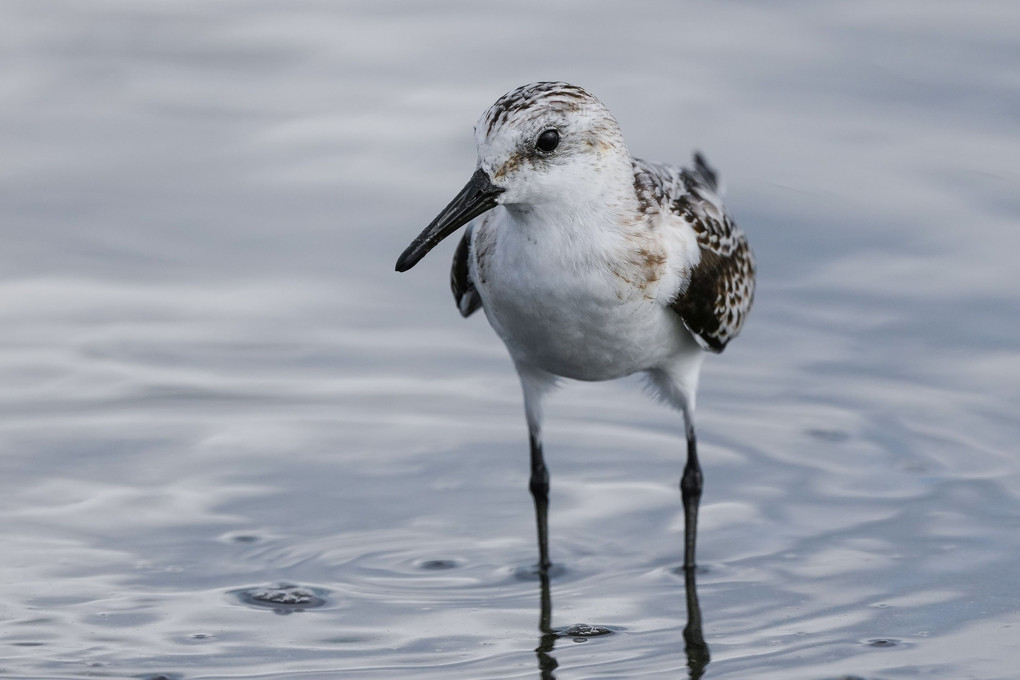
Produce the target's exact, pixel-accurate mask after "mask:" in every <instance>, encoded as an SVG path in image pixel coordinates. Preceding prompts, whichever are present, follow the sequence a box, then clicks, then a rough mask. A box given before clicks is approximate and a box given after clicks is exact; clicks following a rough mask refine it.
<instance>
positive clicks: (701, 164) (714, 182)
mask: <svg viewBox="0 0 1020 680" xmlns="http://www.w3.org/2000/svg"><path fill="white" fill-rule="evenodd" d="M693 174H694V176H695V177H697V178H698V179H699V180H701V182H702V184H704V185H705V186H706V187H708V188H709V189H711V190H712V191H714V192H715V193H716V194H718V195H719V196H722V194H723V192H724V191H725V188H724V187H723V183H722V182H721V181H720V179H719V173H717V172H716V171H715V169H713V168H712V167H711V166H710V165H709V164H708V162H707V161H706V160H705V157H704V156H702V155H701V152H700V151H696V152H695V153H694V173H693Z"/></svg>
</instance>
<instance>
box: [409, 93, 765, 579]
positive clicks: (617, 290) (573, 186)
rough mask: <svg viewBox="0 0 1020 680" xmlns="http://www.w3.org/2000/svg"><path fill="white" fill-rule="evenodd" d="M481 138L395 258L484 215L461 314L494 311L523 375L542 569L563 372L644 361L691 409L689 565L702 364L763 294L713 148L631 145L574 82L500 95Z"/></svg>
mask: <svg viewBox="0 0 1020 680" xmlns="http://www.w3.org/2000/svg"><path fill="white" fill-rule="evenodd" d="M475 143H476V145H477V147H478V164H477V169H476V170H475V173H474V175H472V177H471V179H470V181H469V182H468V183H467V186H465V187H464V188H463V189H462V190H461V192H460V193H459V194H457V196H456V197H455V198H454V199H453V201H451V202H450V204H449V205H448V206H446V208H445V209H444V210H443V211H442V212H441V213H440V214H439V216H438V217H436V219H435V220H433V222H432V223H431V224H429V226H428V227H426V228H425V230H424V231H422V233H421V234H419V235H418V237H417V238H416V239H414V241H413V242H412V243H411V245H410V246H408V248H407V250H405V251H404V253H403V254H402V255H401V256H400V259H398V260H397V267H396V269H397V271H401V272H402V271H407V270H408V269H410V268H411V267H413V266H414V265H415V264H417V263H418V261H419V260H421V259H422V258H423V257H424V256H425V255H426V254H427V253H428V252H429V251H430V250H431V249H432V248H433V247H435V245H436V244H437V243H439V242H440V241H442V240H443V239H444V238H446V237H447V236H449V235H450V234H452V233H453V232H454V231H455V230H457V229H458V228H459V227H461V226H463V225H465V224H467V223H468V222H470V221H471V220H473V219H474V218H476V217H479V216H481V219H480V220H478V221H477V222H475V223H473V224H471V225H470V226H469V227H468V229H467V231H466V233H465V234H464V237H463V238H462V239H461V241H460V245H459V246H458V247H457V250H456V254H455V255H454V259H453V270H452V272H451V279H452V280H451V283H452V287H453V294H454V298H455V299H456V301H457V307H458V308H459V309H460V312H461V314H462V315H464V316H469V315H470V314H472V313H473V312H475V311H476V310H477V309H478V308H479V307H480V308H482V309H483V310H484V311H485V316H486V317H487V318H488V319H489V323H490V324H491V325H492V327H493V329H494V330H495V331H496V333H497V334H498V335H499V337H500V338H502V339H503V342H504V344H505V345H506V348H507V350H508V351H509V352H510V356H511V357H512V358H513V361H514V365H515V366H516V368H517V373H518V375H519V376H520V379H521V386H522V388H523V391H524V410H525V415H526V417H527V422H528V431H529V434H530V445H531V481H530V489H531V494H532V496H533V498H534V501H535V514H536V519H537V523H538V545H539V563H538V566H539V569H540V570H542V571H543V572H545V571H546V570H548V568H549V566H550V564H551V563H550V561H549V547H548V531H547V519H546V517H547V512H548V505H549V474H548V471H547V470H546V466H545V462H544V460H543V457H542V403H543V399H544V397H545V396H546V394H547V393H548V392H549V390H550V388H552V387H553V386H554V384H555V383H556V381H557V379H558V378H573V379H576V380H610V379H613V378H619V377H622V376H626V375H630V374H632V373H637V372H643V373H644V374H645V375H646V376H647V378H648V382H649V384H650V386H651V387H652V388H653V390H654V391H655V392H656V393H657V394H658V395H659V396H661V398H662V400H663V401H665V402H666V403H668V404H670V405H672V406H673V407H674V408H676V409H677V410H679V411H680V412H681V413H682V414H683V417H684V423H685V429H686V435H687V463H686V465H685V467H684V471H683V475H682V477H681V480H680V489H681V495H682V498H683V508H684V567H685V568H688V569H691V568H693V567H694V563H695V562H694V550H695V542H696V534H697V518H698V505H699V503H700V500H701V488H702V475H701V467H700V465H699V464H698V454H697V446H696V439H695V435H694V400H695V392H696V391H697V386H698V375H699V373H700V370H701V363H702V360H703V358H704V354H705V351H706V350H707V351H709V352H716V353H718V352H721V351H723V349H724V348H725V347H726V345H727V343H729V341H730V340H732V339H733V338H734V337H735V336H736V335H737V333H738V332H739V331H740V328H741V326H742V325H743V323H744V318H745V317H746V316H747V313H748V310H749V309H750V308H751V301H752V299H753V297H754V278H755V267H754V258H753V256H752V254H751V249H750V248H749V247H748V244H747V241H746V239H745V238H744V235H743V233H742V232H741V231H740V229H739V228H738V227H737V226H736V224H734V222H733V220H732V219H731V218H730V216H729V215H728V214H727V213H726V209H725V208H724V207H723V204H722V200H721V193H722V192H721V191H720V185H719V179H718V177H717V175H716V173H715V171H714V170H712V169H711V168H710V167H709V166H708V165H707V164H706V163H705V161H704V159H703V158H702V157H701V156H700V155H699V154H695V156H694V165H693V167H691V168H678V167H675V166H672V165H666V164H660V163H650V162H647V161H643V160H639V159H637V158H633V157H632V156H631V155H630V152H629V151H628V150H627V146H626V145H625V144H624V141H623V135H622V134H621V132H620V128H619V125H618V124H617V122H616V119H615V118H614V117H613V115H612V114H611V113H610V112H609V110H608V109H607V108H606V107H605V106H604V105H603V104H602V102H600V101H599V100H598V99H596V98H595V97H593V96H592V95H590V94H589V93H588V92H586V91H585V90H583V89H581V88H580V87H577V86H575V85H569V84H567V83H561V82H541V83H533V84H531V85H525V86H523V87H520V88H518V89H516V90H513V91H512V92H509V93H507V94H505V95H503V96H502V97H500V98H499V99H498V100H496V103H495V104H493V105H492V106H491V107H489V109H488V110H487V111H486V112H485V113H484V114H483V115H482V117H481V119H480V120H479V121H478V124H477V125H476V126H475Z"/></svg>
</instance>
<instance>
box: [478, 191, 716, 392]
mask: <svg viewBox="0 0 1020 680" xmlns="http://www.w3.org/2000/svg"><path fill="white" fill-rule="evenodd" d="M533 226H534V225H522V224H521V223H519V222H514V221H513V220H512V219H511V217H510V215H509V214H508V213H507V212H506V211H504V210H501V209H497V210H496V211H494V213H493V214H492V215H491V216H490V217H489V218H488V219H486V220H485V221H484V222H483V223H482V224H481V225H479V227H478V228H476V229H475V231H474V238H473V242H472V253H471V255H472V257H471V265H472V271H471V275H472V279H473V280H474V282H475V286H476V288H477V290H478V292H479V295H480V296H481V298H482V304H483V308H484V310H485V314H486V316H487V317H488V319H489V323H490V324H491V325H492V327H493V329H495V331H496V333H497V334H498V335H499V336H500V337H501V338H502V339H503V342H504V343H505V344H506V346H507V349H508V350H509V351H510V354H511V355H512V356H513V358H514V359H515V360H516V361H520V362H525V363H528V364H531V365H534V366H537V367H539V368H542V369H544V370H546V371H549V372H550V373H553V374H555V375H559V376H563V377H567V378H574V379H577V380H608V379H612V378H618V377H622V376H624V375H629V374H631V373H635V372H637V371H641V370H647V369H649V368H655V367H658V366H661V365H664V364H666V363H668V362H669V360H670V359H671V358H672V357H674V356H676V355H677V354H680V353H689V352H691V351H695V350H696V347H697V346H696V345H695V343H694V341H693V339H692V338H691V336H690V334H689V333H688V332H687V330H686V329H685V328H684V326H683V324H682V322H681V321H680V319H679V317H677V315H676V314H675V313H674V312H673V311H672V310H671V309H669V308H668V306H667V305H666V304H664V301H663V299H664V298H668V297H669V294H663V290H662V287H663V286H676V285H677V276H676V275H672V274H671V273H670V272H671V269H670V263H668V262H667V261H666V258H665V257H663V256H659V255H656V253H658V252H662V251H661V248H662V245H661V244H659V243H658V242H656V241H654V240H650V239H645V240H635V239H634V238H629V237H624V236H622V235H620V233H619V230H618V229H617V230H616V231H615V232H608V234H609V235H608V236H607V235H606V234H605V233H604V234H602V235H601V236H597V237H596V238H591V235H592V234H597V233H598V232H597V230H595V229H593V228H592V227H591V224H590V222H589V223H588V224H587V225H586V229H585V231H584V232H583V234H584V236H579V235H578V233H577V232H576V231H573V230H570V229H555V228H538V229H535V228H532V227H533ZM547 226H548V225H547ZM657 249H658V250H657ZM674 269H676V268H675V267H674ZM674 290H675V288H674Z"/></svg>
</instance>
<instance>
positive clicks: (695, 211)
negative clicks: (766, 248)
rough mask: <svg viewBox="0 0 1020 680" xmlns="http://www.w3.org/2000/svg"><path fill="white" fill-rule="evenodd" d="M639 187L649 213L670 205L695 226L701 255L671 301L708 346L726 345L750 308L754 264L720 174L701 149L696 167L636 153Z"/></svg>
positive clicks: (714, 348)
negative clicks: (722, 188)
mask: <svg viewBox="0 0 1020 680" xmlns="http://www.w3.org/2000/svg"><path fill="white" fill-rule="evenodd" d="M634 187H635V190H636V191H637V195H638V200H639V201H640V203H641V206H642V209H643V210H644V211H645V212H646V213H652V212H658V211H666V210H668V211H669V212H670V213H672V214H673V215H675V216H677V217H679V218H681V219H683V220H684V221H686V222H687V223H688V224H690V226H691V228H692V229H693V230H694V233H695V235H696V236H697V239H698V247H699V249H700V251H701V260H700V262H699V263H698V264H697V265H696V266H695V267H694V268H693V270H692V271H691V273H690V280H689V282H688V284H687V287H686V288H685V289H682V290H680V291H679V292H678V295H677V297H676V299H675V300H673V302H672V304H671V305H670V306H671V307H672V309H673V310H674V311H675V312H676V313H677V314H679V315H680V318H681V319H683V322H684V325H686V326H687V328H688V330H690V331H691V333H693V334H694V335H695V337H696V338H697V339H698V340H699V342H700V343H701V344H702V346H703V347H705V348H706V349H708V350H710V351H713V352H721V351H723V349H725V348H726V344H727V343H728V342H729V341H730V340H732V339H733V338H734V337H736V335H737V333H739V332H740V328H741V326H743V324H744V319H745V317H746V316H747V313H748V311H750V309H751V303H752V302H753V300H754V279H755V265H754V256H753V254H752V253H751V248H750V246H748V244H747V239H745V238H744V234H743V232H741V231H740V228H739V227H737V225H736V224H735V223H734V222H733V220H732V219H731V218H730V216H729V215H728V214H726V209H725V208H724V207H723V204H722V200H721V197H720V191H719V179H718V176H717V175H716V173H715V171H714V170H712V169H711V168H710V167H709V166H708V164H707V163H705V160H704V159H703V158H702V157H701V155H700V154H695V156H694V167H693V168H691V169H680V168H677V167H674V166H670V165H662V164H657V163H648V162H646V161H641V160H637V159H635V161H634Z"/></svg>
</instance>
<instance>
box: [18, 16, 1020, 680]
mask: <svg viewBox="0 0 1020 680" xmlns="http://www.w3.org/2000/svg"><path fill="white" fill-rule="evenodd" d="M542 79H564V80H568V81H571V82H575V83H577V84H580V85H582V86H584V87H586V88H588V89H589V90H590V91H592V92H593V93H595V94H596V95H598V96H599V97H600V98H601V99H602V100H603V101H605V102H606V104H607V105H608V106H609V108H610V109H611V110H612V111H613V112H614V113H615V114H616V116H617V118H618V119H619V120H620V123H621V125H622V127H623V130H624V134H625V135H626V137H627V140H628V143H629V145H630V148H631V150H632V152H633V153H634V154H635V155H638V156H641V157H645V158H649V159H655V160H664V161H674V162H686V160H687V159H688V158H689V155H690V153H691V151H692V150H693V149H695V148H697V149H700V150H702V151H703V152H704V153H705V154H706V155H707V157H708V159H709V160H710V162H712V163H713V164H714V165H715V166H717V167H718V168H719V169H720V170H721V171H722V173H723V175H724V177H725V178H726V182H727V185H728V188H729V198H728V204H729V206H730V208H731V211H732V213H733V214H734V216H735V217H736V218H737V221H738V222H739V223H740V224H741V225H742V226H743V228H744V230H745V232H746V233H747V234H748V236H749V238H750V239H751V242H752V244H753V246H754V248H755V250H756V253H757V257H758V263H759V288H758V295H757V300H756V307H755V309H754V311H753V313H752V315H751V317H750V320H749V322H748V325H747V326H746V329H745V332H744V333H743V335H742V336H741V338H740V339H739V340H738V341H737V342H735V343H734V344H733V345H732V346H731V347H730V348H729V349H728V350H727V352H726V353H725V355H723V356H722V357H719V358H715V359H710V360H709V362H708V363H707V365H706V368H705V371H704V373H703V379H702V389H701V392H700V395H699V433H700V435H701V441H702V448H703V451H704V453H703V465H704V468H705V474H706V485H707V486H706V495H705V498H704V500H703V506H702V507H703V512H702V521H701V534H700V541H701V542H700V546H699V548H700V550H699V558H700V560H701V562H702V564H703V567H704V568H703V571H702V573H700V574H699V583H698V585H699V590H698V592H699V595H700V600H701V608H702V612H703V617H704V635H705V640H706V642H707V643H708V645H709V648H710V650H711V655H712V661H711V663H710V664H709V665H708V667H707V671H706V676H705V677H709V678H748V677H755V678H783V679H784V680H786V679H790V678H804V679H815V680H833V679H835V678H846V677H853V678H864V679H867V680H875V679H879V678H902V677H917V676H926V677H961V678H962V677H973V678H983V679H986V680H987V679H990V678H1002V679H1005V678H1014V677H1016V670H1015V669H1016V666H1017V662H1018V661H1020V590H1018V588H1017V582H1018V576H1020V573H1018V567H1017V558H1018V556H1020V457H1018V455H1017V435H1018V424H1020V418H1018V416H1017V404H1018V403H1020V346H1018V340H1017V338H1018V336H1020V268H1018V267H1017V266H1016V264H1015V261H1016V254H1017V252H1018V251H1020V190H1018V189H1020V171H1018V169H1017V167H1018V165H1017V159H1020V8H1018V6H1017V5H1016V4H1015V3H1010V2H1005V1H1002V2H978V3H969V4H966V5H964V4H961V3H954V2H919V1H915V2H899V3H886V2H877V1H873V0H864V1H861V2H855V3H809V2H777V3H769V4H768V5H763V4H760V3H759V4H752V3H744V2H716V3H711V4H709V3H698V4H695V3H673V2H636V3H628V4H627V5H623V4H617V3H608V2H583V3H582V2H564V3H558V4H555V5H551V4H548V3H541V2H519V1H515V2H508V3H501V4H499V5H489V6H485V7H481V6H478V5H476V4H471V3H466V2H435V3H428V4H427V5H426V4H421V3H413V2H392V3H386V2H380V3H370V2H360V3H359V2H346V3H332V2H326V1H325V0H322V1H311V0H296V1H293V2H286V3H283V2H262V1H257V0H252V1H247V2H239V1H223V2H216V3H209V2H197V1H191V0H179V1H175V2H163V1H157V2H130V1H127V0H92V1H91V2H87V3H83V2H74V1H71V0H65V1H59V0H58V1H52V2H45V3H42V2H37V1H35V0H9V1H8V2H5V3H3V5H0V149H2V154H0V239H2V240H0V243H2V247H0V321H2V324H0V328H2V330H0V378H2V379H0V409H2V411H0V413H2V416H0V546H2V548H0V677H12V678H15V677H17V678H77V677H84V676H96V677H145V678H157V677H167V678H175V679H180V680H184V679H187V678H226V677H230V678H243V677H273V678H297V677H301V678H306V679H307V678H320V677H321V678H326V677H329V678H334V677H345V678H355V679H357V678H371V679H379V678H407V677H415V678H450V677H463V678H519V677H538V676H539V674H540V666H544V668H545V672H546V673H547V674H548V673H550V672H551V673H552V674H554V675H555V676H556V677H558V678H560V679H561V680H563V679H565V678H624V677H626V678H635V677H642V678H643V677H650V678H659V677H661V678H666V677H670V678H675V677H685V676H686V675H687V663H688V660H687V657H686V655H685V653H684V643H683V638H682V635H681V631H682V628H683V626H684V624H685V622H686V612H685V607H684V583H683V579H682V578H681V577H679V576H678V575H677V574H676V572H675V568H676V567H677V566H678V564H679V559H680V545H681V543H680V540H681V535H682V517H681V508H680V503H679V493H678V491H677V489H676V482H677V480H678V478H679V474H680V472H681V467H682V462H683V443H682V428H681V423H680V422H679V420H678V418H677V416H676V415H675V414H673V413H671V412H670V411H668V410H667V409H665V408H663V407H660V406H658V405H657V404H655V403H654V402H652V401H650V400H649V399H647V398H646V397H645V396H644V395H643V394H642V393H641V388H640V384H639V383H637V382H635V381H630V380H624V381H620V382H616V383H609V384H597V385H587V384H584V385H582V384H570V385H567V386H566V389H563V390H561V391H560V392H559V393H558V394H557V395H555V396H554V398H553V399H552V400H551V403H550V407H549V418H548V425H547V445H546V446H547V456H548V461H549V464H550V467H551V472H552V503H551V515H550V524H551V527H550V528H551V532H552V540H551V545H552V552H553V559H554V561H556V562H558V563H560V564H562V565H564V567H565V571H564V573H563V574H562V575H560V576H557V577H556V578H554V579H553V581H552V588H551V597H552V606H553V615H552V617H553V626H554V627H556V628H557V629H562V628H565V627H567V626H569V625H571V624H576V623H590V624H596V625H601V626H605V627H607V628H609V629H610V630H612V631H613V634H612V635H608V636H604V637H597V638H584V637H576V638H575V637H570V636H567V637H564V638H561V639H558V640H556V641H555V644H554V645H552V649H551V651H550V650H549V649H548V646H547V647H546V649H545V651H543V652H542V653H540V654H537V653H536V651H535V650H536V648H537V647H539V645H540V644H541V640H540V633H539V629H538V618H539V584H538V583H537V582H536V581H534V580H529V579H523V578H519V577H518V572H519V571H520V570H521V569H522V568H524V567H527V566H528V565H530V564H532V563H533V562H534V559H535V547H534V528H533V518H532V506H531V499H530V497H529V496H528V492H527V487H526V484H527V481H526V480H527V475H528V461H527V454H526V434H525V427H524V421H523V416H522V413H521V407H520V396H519V388H518V385H517V379H516V376H515V375H514V372H513V370H512V367H511V366H510V362H509V360H508V359H507V357H506V355H505V352H504V350H503V348H502V346H501V345H500V343H499V341H498V340H497V339H496V337H495V335H494V334H493V333H492V332H491V331H490V330H489V328H488V327H487V325H486V323H485V321H484V320H483V319H482V318H481V317H480V316H479V317H474V318H472V319H470V320H469V321H462V320H461V319H460V317H459V315H458V314H457V311H456V309H455V308H454V306H453V303H452V300H451V299H450V296H449V293H448V289H447V280H446V279H447V271H448V263H449V257H450V255H451V253H452V249H453V243H449V244H444V245H443V246H442V247H440V248H439V249H437V251H436V252H435V253H434V254H433V255H432V256H430V257H429V258H428V259H427V260H426V261H425V262H424V263H423V264H422V265H420V266H419V267H417V268H416V269H415V270H414V271H413V272H410V273H408V274H405V275H396V274H395V273H393V262H394V261H395V258H396V256H397V255H398V254H399V253H400V251H401V250H402V249H403V247H404V246H405V245H406V244H407V242H408V241H409V240H410V239H411V238H412V237H413V236H414V235H415V234H417V233H418V231H419V230H420V229H421V228H422V227H423V226H424V225H425V224H426V223H427V222H428V221H429V220H430V219H431V218H432V217H433V216H434V214H435V213H436V212H437V211H438V209H439V208H441V207H442V206H443V205H445V203H446V201H447V200H449V198H450V197H452V195H453V193H455V192H456V191H457V190H458V189H459V188H460V187H461V186H462V185H463V183H464V182H465V181H466V179H467V177H468V176H469V175H470V173H471V171H472V170H473V167H474V147H473V140H472V135H471V126H472V125H473V123H474V121H475V120H476V118H477V117H478V115H479V114H480V113H481V112H482V111H483V110H484V109H485V108H486V107H487V106H488V105H489V104H490V103H491V102H492V101H493V100H494V99H495V98H496V97H498V96H499V95H500V94H502V93H503V92H505V91H507V90H510V89H512V88H513V87H516V86H517V85H520V84H523V83H525V82H530V81H533V80H542ZM274 589H275V590H274ZM575 639H576V640H581V641H582V642H576V641H575ZM553 666H557V667H556V668H555V669H554V670H553V669H552V667H553Z"/></svg>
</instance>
